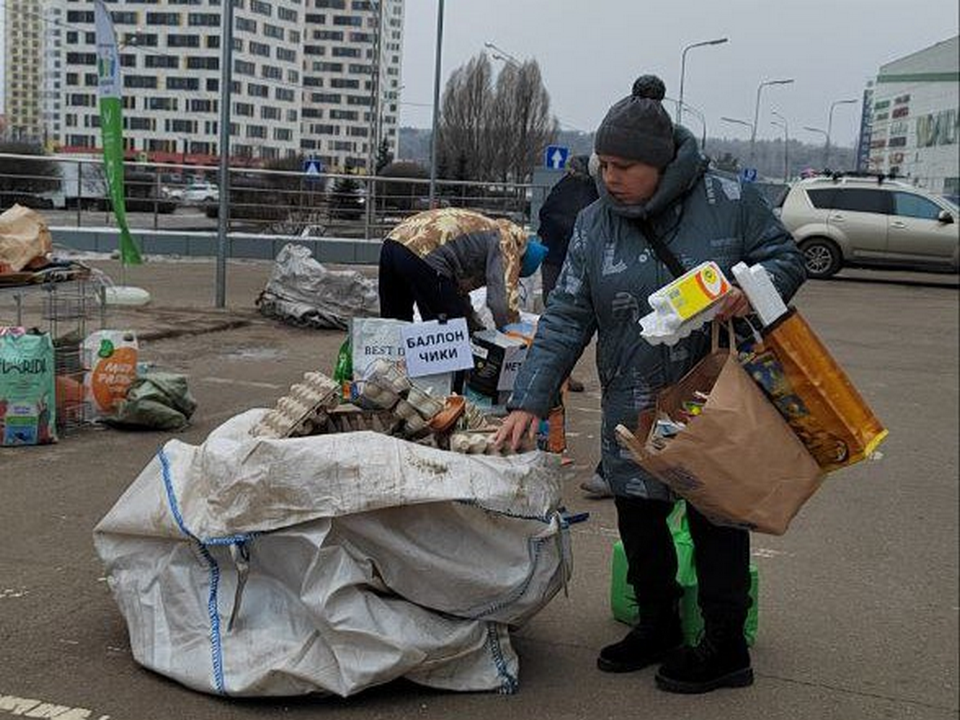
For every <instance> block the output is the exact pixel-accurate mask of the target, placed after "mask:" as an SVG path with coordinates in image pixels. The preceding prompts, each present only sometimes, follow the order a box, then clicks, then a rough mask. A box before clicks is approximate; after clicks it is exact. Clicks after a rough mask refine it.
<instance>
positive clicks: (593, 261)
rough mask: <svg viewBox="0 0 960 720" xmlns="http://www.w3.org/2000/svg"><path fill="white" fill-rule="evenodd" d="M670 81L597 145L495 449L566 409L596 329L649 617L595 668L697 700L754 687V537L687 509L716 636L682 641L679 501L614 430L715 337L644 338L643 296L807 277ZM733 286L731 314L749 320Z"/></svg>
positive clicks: (644, 93) (615, 482)
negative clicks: (708, 150)
mask: <svg viewBox="0 0 960 720" xmlns="http://www.w3.org/2000/svg"><path fill="white" fill-rule="evenodd" d="M664 94H665V87H664V85H663V82H662V81H661V80H660V79H659V78H656V77H653V76H649V75H648V76H644V77H641V78H640V79H638V80H637V81H636V83H634V86H633V92H632V93H631V95H629V96H628V97H625V98H623V99H622V100H620V101H619V102H617V103H616V104H614V105H613V106H612V107H611V108H610V110H609V111H608V112H607V114H606V116H605V117H604V119H603V122H602V123H601V125H600V127H599V129H598V131H597V134H596V136H595V151H596V153H597V155H598V156H599V159H600V172H599V182H598V188H599V190H600V200H599V202H597V203H594V204H593V205H591V206H589V207H588V208H586V209H584V210H583V211H581V212H580V214H579V216H578V218H577V221H576V225H575V227H574V230H573V236H572V237H571V239H570V247H569V250H568V253H567V258H566V261H565V263H564V266H563V270H562V271H561V273H560V277H559V278H558V280H557V284H556V287H555V288H554V290H553V292H552V293H551V296H550V303H549V304H548V306H547V308H546V310H545V312H544V313H543V315H542V316H541V318H540V322H539V324H538V326H537V334H536V336H535V338H534V341H533V344H532V346H531V348H530V350H529V352H528V354H527V358H526V361H525V362H524V365H523V367H522V368H521V371H520V373H519V375H518V377H517V379H516V384H515V386H514V390H513V394H512V397H511V398H510V401H509V403H508V408H509V409H511V411H512V412H511V413H510V414H509V415H508V416H507V417H506V418H505V419H504V422H503V424H502V426H501V428H500V430H499V431H498V433H497V436H496V438H495V442H496V443H499V444H502V443H510V444H511V445H512V446H517V445H518V444H519V442H520V440H521V438H522V437H523V435H524V434H525V433H526V434H532V433H534V432H535V430H536V427H537V423H538V421H539V418H542V417H544V416H545V415H546V413H547V412H549V410H550V408H551V407H553V404H554V397H555V395H556V393H557V388H558V386H559V384H560V382H561V381H562V379H563V378H565V377H566V376H567V375H568V374H569V372H570V370H571V369H572V368H573V366H574V364H575V363H576V361H577V359H578V358H579V356H580V354H581V353H582V352H583V349H584V348H585V347H586V345H587V344H588V343H589V342H590V340H591V338H592V337H593V334H594V332H597V333H598V340H597V370H598V374H599V378H600V385H601V389H602V407H603V429H602V448H601V451H602V458H603V466H604V474H605V476H606V478H607V481H608V482H609V483H610V486H611V487H612V489H613V492H614V494H615V495H616V498H615V503H616V507H617V522H618V526H619V530H620V537H621V539H622V541H623V546H624V550H625V552H626V557H627V565H628V572H627V579H628V581H629V582H630V584H631V585H632V586H633V589H634V592H635V594H636V598H637V605H638V610H639V617H640V619H639V622H638V624H637V626H636V627H634V628H633V629H632V630H631V631H630V633H629V634H628V635H627V636H626V637H625V638H624V639H623V640H621V641H620V642H618V643H615V644H612V645H608V646H607V647H605V648H603V649H602V650H601V651H600V655H599V657H598V659H597V665H598V667H599V668H600V669H601V670H603V671H607V672H629V671H634V670H640V669H641V668H644V667H646V666H648V665H653V664H655V663H662V664H661V665H660V667H659V670H658V671H657V674H656V684H657V686H658V687H659V688H661V689H662V690H666V691H670V692H682V693H699V692H707V691H710V690H714V689H716V688H720V687H738V686H744V685H749V684H751V683H752V682H753V670H752V668H751V663H750V655H749V652H748V649H747V644H746V641H745V639H744V635H743V627H744V622H745V620H746V617H747V611H748V609H749V607H750V596H749V587H750V576H749V559H750V537H749V534H748V533H747V532H746V531H745V530H741V529H736V528H731V527H723V526H719V525H715V524H713V523H712V522H711V521H710V520H709V519H708V518H706V517H705V516H704V515H702V514H701V513H700V512H698V511H697V509H696V508H695V507H693V506H692V505H690V504H689V503H688V506H687V507H688V517H689V523H690V531H691V534H692V536H693V542H694V547H695V563H696V570H697V576H698V583H699V587H698V596H699V603H700V610H701V614H702V615H703V619H704V625H705V627H704V634H703V637H702V639H701V640H700V642H699V644H698V645H697V646H696V647H685V646H684V645H683V635H682V632H681V626H680V616H679V609H678V600H679V597H680V593H681V590H680V587H679V586H678V584H677V582H676V573H677V557H676V553H675V550H674V547H673V540H672V536H671V534H670V531H669V528H668V527H667V523H666V519H667V516H668V515H669V513H670V511H671V510H672V509H673V505H674V501H675V500H676V499H677V498H676V497H675V496H674V495H673V494H672V492H671V491H670V490H669V489H668V488H667V487H666V486H665V485H663V484H662V483H660V482H659V481H657V480H656V479H655V478H654V477H653V476H651V475H649V474H648V473H646V472H645V471H644V470H643V469H642V468H641V467H640V466H639V465H637V464H636V463H634V462H633V461H632V459H630V455H629V454H628V453H627V452H625V451H623V450H621V448H620V447H619V446H618V444H617V440H616V435H615V428H616V427H617V425H619V424H622V425H624V426H626V427H627V428H628V429H630V430H636V428H637V427H638V424H639V419H640V416H641V415H642V414H649V413H650V411H651V410H652V409H653V407H654V404H655V401H656V397H657V394H658V392H659V391H661V390H662V389H663V388H666V387H668V386H669V385H671V384H673V383H676V382H677V381H678V380H680V379H681V378H682V377H683V376H684V375H685V374H686V373H687V372H688V371H689V370H691V369H692V368H693V367H694V366H695V365H696V364H697V362H698V361H699V360H701V359H702V358H703V357H705V356H706V354H707V353H708V352H709V348H710V338H709V330H708V329H706V328H704V329H701V330H699V331H696V332H694V333H692V334H691V335H690V336H689V337H687V338H684V339H682V340H680V341H679V342H678V343H677V344H676V345H674V346H670V347H666V346H652V345H649V344H648V343H647V342H646V340H644V339H643V338H642V337H641V336H640V332H639V329H638V328H637V321H638V320H639V318H640V317H641V316H642V315H644V314H646V313H647V312H648V311H649V308H648V306H647V302H646V298H647V296H648V295H649V294H650V293H651V292H653V291H654V290H656V289H658V288H660V287H663V286H664V285H666V284H668V283H669V282H670V281H671V280H672V279H673V278H674V277H675V276H677V275H679V274H680V273H682V272H683V271H685V270H688V269H691V268H693V267H695V266H696V265H698V264H700V263H702V262H704V261H708V260H713V261H715V262H717V263H718V264H719V265H720V267H721V269H723V270H724V272H726V273H729V272H730V270H731V268H732V266H733V265H735V264H736V263H737V262H740V261H744V262H746V263H748V264H755V263H760V264H761V265H763V267H764V268H765V269H766V270H767V272H768V273H769V274H770V276H771V278H772V279H773V282H774V284H775V285H776V287H777V289H778V291H779V292H780V294H781V295H782V296H783V297H784V299H786V300H788V299H789V298H790V297H791V296H792V295H793V294H794V293H795V292H796V290H797V288H798V287H799V286H800V284H801V283H802V282H803V280H804V278H805V273H804V265H803V256H802V255H801V253H800V252H799V250H798V249H797V247H796V244H795V243H794V241H793V239H792V238H791V236H790V234H789V233H788V232H787V231H786V230H785V229H784V227H783V225H782V224H781V223H780V221H779V220H778V219H777V218H776V217H775V216H774V215H773V213H772V212H771V210H770V209H769V207H768V206H767V204H766V202H765V201H764V200H763V198H762V197H761V196H760V194H759V193H758V192H757V191H756V189H755V188H753V187H752V186H750V185H749V184H744V183H741V182H740V181H739V180H738V179H737V178H736V177H735V176H732V175H727V174H725V173H721V172H718V171H713V170H709V169H708V162H707V160H706V159H705V158H704V157H703V156H702V155H701V153H700V151H699V149H698V148H697V143H696V140H695V138H694V137H693V135H692V134H691V133H690V132H689V131H688V130H686V129H685V128H683V127H679V126H674V125H673V123H672V122H671V120H670V117H669V115H668V114H667V113H666V111H665V110H664V108H663V105H662V100H663V98H664ZM749 311H750V306H749V303H748V302H747V301H746V298H745V296H744V295H743V293H741V292H740V291H739V290H738V289H736V288H734V289H733V290H732V291H731V293H730V294H729V295H727V296H726V297H725V298H724V301H723V304H722V305H721V308H720V318H721V319H726V318H730V317H739V316H744V315H746V314H748V313H749Z"/></svg>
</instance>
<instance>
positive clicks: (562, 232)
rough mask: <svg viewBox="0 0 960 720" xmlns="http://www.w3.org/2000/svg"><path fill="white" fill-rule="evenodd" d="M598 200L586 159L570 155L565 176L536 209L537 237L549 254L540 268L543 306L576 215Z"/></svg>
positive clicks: (563, 255) (545, 303) (558, 269)
mask: <svg viewBox="0 0 960 720" xmlns="http://www.w3.org/2000/svg"><path fill="white" fill-rule="evenodd" d="M598 197H599V193H598V191H597V183H596V180H595V179H594V178H593V176H592V175H591V173H590V156H589V155H574V156H573V157H571V158H570V160H569V161H568V162H567V172H566V174H565V175H564V176H563V177H562V178H560V179H559V180H558V181H557V184H556V185H554V186H553V187H552V188H551V189H550V193H549V194H548V195H547V199H546V200H544V201H543V205H542V206H541V207H540V213H539V217H540V227H539V228H538V229H537V234H538V235H539V236H540V239H541V240H542V242H543V244H544V245H546V246H547V250H548V251H549V252H548V253H547V256H546V257H545V258H544V259H543V266H542V267H541V268H540V277H541V279H542V287H543V304H544V307H546V305H547V299H548V298H549V296H550V291H551V290H553V288H554V286H555V285H556V284H557V278H558V277H559V276H560V269H561V268H562V267H563V261H564V260H565V259H566V257H567V246H568V245H569V244H570V235H571V234H572V233H573V224H574V222H575V221H576V219H577V215H578V214H579V213H580V211H581V210H583V208H585V207H587V205H589V204H590V203H592V202H594V201H595V200H596V199H597V198H598Z"/></svg>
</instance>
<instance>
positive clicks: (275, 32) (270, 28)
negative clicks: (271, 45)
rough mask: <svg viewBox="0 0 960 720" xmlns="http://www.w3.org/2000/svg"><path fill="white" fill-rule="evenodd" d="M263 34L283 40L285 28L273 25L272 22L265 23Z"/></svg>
mask: <svg viewBox="0 0 960 720" xmlns="http://www.w3.org/2000/svg"><path fill="white" fill-rule="evenodd" d="M263 34H264V35H266V36H267V37H270V38H273V39H274V40H283V37H284V34H283V28H280V27H277V26H276V25H271V24H270V23H264V24H263Z"/></svg>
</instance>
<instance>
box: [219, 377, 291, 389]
mask: <svg viewBox="0 0 960 720" xmlns="http://www.w3.org/2000/svg"><path fill="white" fill-rule="evenodd" d="M200 381H201V382H206V383H212V384H214V385H245V386H246V387H257V388H268V389H270V390H280V389H282V388H283V387H284V386H283V385H277V384H276V383H268V382H257V381H256V380H232V379H228V378H221V377H202V378H200Z"/></svg>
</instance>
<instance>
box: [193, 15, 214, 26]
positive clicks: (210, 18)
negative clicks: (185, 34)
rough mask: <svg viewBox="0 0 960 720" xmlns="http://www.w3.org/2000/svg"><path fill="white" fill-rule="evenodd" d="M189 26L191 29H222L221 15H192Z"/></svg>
mask: <svg viewBox="0 0 960 720" xmlns="http://www.w3.org/2000/svg"><path fill="white" fill-rule="evenodd" d="M187 24H188V25H189V26H190V27H220V13H190V14H189V15H188V16H187Z"/></svg>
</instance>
